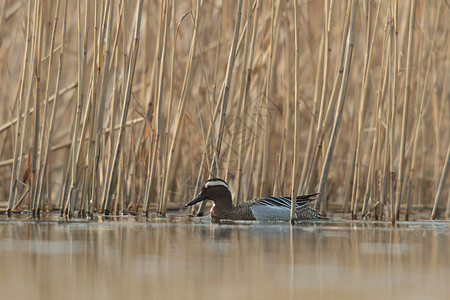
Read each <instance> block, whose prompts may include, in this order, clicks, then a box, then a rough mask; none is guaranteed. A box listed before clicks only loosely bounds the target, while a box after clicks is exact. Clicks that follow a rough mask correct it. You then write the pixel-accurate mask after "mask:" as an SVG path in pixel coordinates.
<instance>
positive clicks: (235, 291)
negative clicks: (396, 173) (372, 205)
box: [0, 215, 450, 299]
mask: <svg viewBox="0 0 450 300" xmlns="http://www.w3.org/2000/svg"><path fill="white" fill-rule="evenodd" d="M449 224H450V223H448V222H399V223H398V225H397V226H396V227H391V226H390V224H388V223H381V222H365V223H362V222H352V221H323V222H304V223H300V224H298V225H296V226H294V227H290V226H289V224H286V223H275V224H268V223H265V224H264V223H257V222H237V223H231V222H225V223H220V224H213V223H211V222H210V219H209V217H205V218H200V219H195V220H188V219H187V218H186V217H184V216H180V215H173V216H169V217H168V218H167V219H158V218H150V219H145V218H135V217H117V218H114V217H113V218H109V219H97V220H95V221H85V220H70V221H65V220H64V219H62V218H60V217H58V216H47V217H45V219H43V220H41V221H38V222H37V221H33V220H31V219H30V217H28V216H20V217H13V218H12V219H9V220H8V219H7V218H6V216H0V290H1V296H0V298H1V299H93V298H95V299H300V298H303V299H312V298H314V299H386V298H390V299H425V298H426V299H450V281H449V277H450V251H449V249H450V230H449Z"/></svg>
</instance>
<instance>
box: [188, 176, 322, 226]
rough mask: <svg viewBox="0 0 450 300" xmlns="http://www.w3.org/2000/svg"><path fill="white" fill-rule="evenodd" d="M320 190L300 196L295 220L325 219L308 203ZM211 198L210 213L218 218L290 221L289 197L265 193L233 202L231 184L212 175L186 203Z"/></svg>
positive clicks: (297, 201)
mask: <svg viewBox="0 0 450 300" xmlns="http://www.w3.org/2000/svg"><path fill="white" fill-rule="evenodd" d="M317 195H318V194H311V195H303V196H297V198H296V220H307V219H325V218H324V217H323V216H321V215H320V214H319V213H318V212H317V211H316V210H314V209H313V208H311V207H309V206H308V204H309V203H310V202H311V201H314V200H316V198H317ZM205 200H212V201H214V205H213V207H212V208H211V211H210V215H211V217H212V218H215V219H229V220H258V221H289V220H290V213H291V198H290V197H279V196H277V197H275V196H272V197H266V198H259V199H254V200H249V201H247V202H244V203H242V204H239V205H237V206H233V204H232V200H231V192H230V188H229V187H228V184H227V183H226V182H225V181H224V180H222V179H220V178H212V179H209V180H208V181H206V182H205V184H204V185H203V186H202V188H201V191H200V193H199V194H198V195H197V197H195V198H194V199H193V200H192V201H190V202H189V203H187V204H186V207H188V206H191V205H194V204H196V203H198V202H201V201H205Z"/></svg>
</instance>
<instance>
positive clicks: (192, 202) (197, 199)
mask: <svg viewBox="0 0 450 300" xmlns="http://www.w3.org/2000/svg"><path fill="white" fill-rule="evenodd" d="M206 199H208V198H207V197H206V196H205V195H204V194H203V193H200V194H198V195H197V197H195V198H194V200H192V201H191V202H189V203H186V207H188V206H191V205H194V204H196V203H199V202H202V201H204V200H206Z"/></svg>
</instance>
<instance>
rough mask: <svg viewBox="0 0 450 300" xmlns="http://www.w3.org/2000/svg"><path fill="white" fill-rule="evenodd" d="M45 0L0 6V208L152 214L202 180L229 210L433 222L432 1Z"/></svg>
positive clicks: (437, 122)
mask: <svg viewBox="0 0 450 300" xmlns="http://www.w3.org/2000/svg"><path fill="white" fill-rule="evenodd" d="M194 2H195V3H194ZM55 4H56V5H51V4H50V3H47V2H45V1H27V3H26V5H23V7H17V6H16V5H15V4H14V1H6V2H5V3H4V4H3V5H1V8H0V9H2V10H4V11H1V12H0V16H1V19H0V24H1V26H2V29H4V30H2V32H1V33H0V34H1V39H0V48H1V49H2V50H1V51H0V65H1V66H2V68H1V69H0V70H1V71H0V79H1V80H2V82H4V83H8V84H2V86H1V88H0V99H2V100H1V101H2V105H1V106H0V141H3V143H2V145H1V147H0V180H1V182H2V186H3V188H1V189H0V195H1V196H0V200H3V201H0V209H1V210H4V211H6V212H7V213H8V214H11V213H16V212H21V211H25V212H32V213H33V214H35V215H39V214H40V213H41V212H42V211H44V212H45V211H52V210H57V211H60V212H61V213H63V214H67V215H74V214H77V213H78V214H80V215H83V216H92V214H94V213H104V214H119V213H130V214H139V213H141V212H143V213H145V214H149V213H152V212H156V213H158V214H159V215H161V216H164V215H165V214H166V212H167V210H169V209H176V208H181V207H182V204H183V203H185V202H187V201H188V200H189V199H191V198H192V197H193V195H194V193H196V192H198V189H199V188H200V186H201V183H202V182H203V181H204V180H205V179H206V178H207V177H211V176H219V177H223V178H225V179H226V180H227V181H228V182H229V184H230V186H231V187H232V189H233V190H234V191H235V193H234V194H233V196H234V203H239V202H241V201H245V200H246V199H247V198H252V197H257V196H263V195H269V194H285V195H289V194H292V195H296V194H299V193H312V192H319V193H320V196H319V199H318V201H317V203H316V207H317V208H320V210H321V212H322V213H324V214H333V213H337V212H339V213H341V212H344V213H345V214H347V213H349V215H348V217H351V218H360V217H361V218H365V219H369V218H372V219H386V218H387V219H389V220H391V221H392V222H395V221H397V220H399V219H400V218H401V217H402V216H404V218H405V219H417V218H431V219H439V218H448V216H449V214H450V204H449V201H450V192H449V179H448V177H449V176H448V168H449V151H450V150H449V149H450V146H449V139H450V136H449V135H448V128H450V119H449V118H448V116H449V115H450V101H449V99H450V95H449V89H448V84H446V83H447V81H448V74H449V72H448V70H449V63H448V61H449V54H450V50H449V46H448V41H447V40H448V26H447V24H448V20H449V13H450V12H449V8H448V5H446V3H445V2H444V1H434V2H425V1H416V0H415V1H412V2H408V1H397V0H391V1H389V2H384V1H379V0H377V1H358V0H348V1H329V0H325V1H307V2H300V3H299V1H294V2H283V1H274V2H273V3H272V2H271V3H269V2H263V1H259V0H253V1H251V0H245V1H244V0H238V1H227V2H226V3H216V2H209V1H205V2H204V1H201V0H197V1H192V3H191V2H189V3H187V2H177V1H173V0H164V1H159V2H144V1H142V0H132V1H123V0H116V1H99V0H97V1H86V0H85V1H82V0H77V1H59V0H58V1H57V2H56V3H55ZM191 4H192V5H195V7H194V6H191ZM6 12H8V13H6ZM67 12H69V13H67ZM70 12H73V13H70ZM217 87H219V88H217ZM28 191H30V192H28ZM443 199H445V200H447V203H443V202H445V200H443ZM204 208H205V203H203V204H202V205H200V207H199V208H198V210H197V214H199V215H201V214H202V213H203V210H204ZM194 209H195V208H192V210H191V211H190V212H191V213H192V214H194Z"/></svg>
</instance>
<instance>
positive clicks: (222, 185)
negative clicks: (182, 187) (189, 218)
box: [186, 178, 232, 208]
mask: <svg viewBox="0 0 450 300" xmlns="http://www.w3.org/2000/svg"><path fill="white" fill-rule="evenodd" d="M205 200H212V201H214V204H215V205H216V206H219V207H221V208H229V207H232V202H231V192H230V188H229V187H228V184H227V183H226V182H225V181H224V180H222V179H220V178H211V179H209V180H208V181H206V182H205V184H204V185H203V186H202V190H201V191H200V193H199V194H198V195H197V197H195V198H194V199H193V200H192V201H191V202H189V203H187V204H186V207H187V206H191V205H194V204H196V203H198V202H201V201H205Z"/></svg>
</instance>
